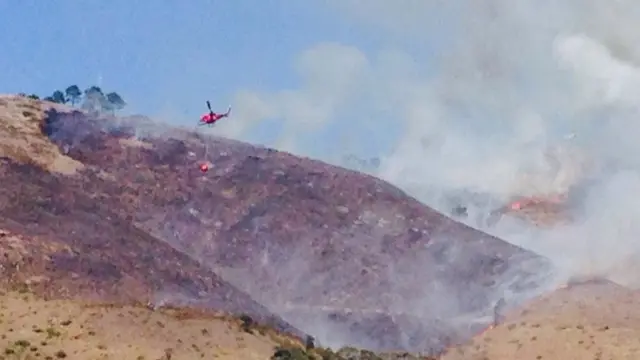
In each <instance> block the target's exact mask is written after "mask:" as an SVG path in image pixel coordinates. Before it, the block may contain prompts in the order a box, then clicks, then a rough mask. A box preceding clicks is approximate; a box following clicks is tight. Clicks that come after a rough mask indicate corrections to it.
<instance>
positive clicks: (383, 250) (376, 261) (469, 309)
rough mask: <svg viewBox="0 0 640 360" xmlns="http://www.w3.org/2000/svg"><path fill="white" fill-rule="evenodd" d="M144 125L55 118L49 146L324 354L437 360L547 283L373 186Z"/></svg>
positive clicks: (113, 201) (488, 242) (522, 257)
mask: <svg viewBox="0 0 640 360" xmlns="http://www.w3.org/2000/svg"><path fill="white" fill-rule="evenodd" d="M136 121H137V120H136V119H95V118H88V117H87V116H86V115H84V114H83V113H80V112H71V113H69V112H58V111H56V110H51V111H49V112H48V113H47V115H46V121H45V122H44V123H43V132H44V133H45V134H46V135H47V136H48V137H49V138H50V139H51V141H53V142H54V143H55V144H56V145H58V146H59V148H60V149H61V150H62V151H63V152H64V153H66V155H67V156H69V157H71V158H73V159H75V160H77V161H79V162H81V163H83V164H84V165H85V166H86V167H87V168H86V169H85V170H83V176H82V177H80V178H79V179H78V180H77V181H79V183H78V184H77V185H75V186H76V187H79V188H82V189H83V191H85V192H86V193H88V194H92V196H93V197H94V198H96V199H103V200H100V201H101V202H102V203H103V204H107V203H108V205H106V208H108V209H110V211H112V212H113V213H114V214H117V217H118V218H120V219H126V220H127V221H128V222H129V223H130V224H134V225H135V226H136V227H137V228H139V229H143V230H144V231H147V232H148V233H150V234H152V235H153V236H154V237H156V238H159V239H162V240H164V241H166V242H167V243H169V244H170V245H171V246H172V247H173V248H176V249H179V250H180V251H181V252H184V253H185V254H187V255H189V257H190V258H192V259H196V260H197V261H199V262H200V263H201V264H203V266H206V267H208V268H209V269H211V270H213V271H215V273H217V274H219V275H220V276H222V278H224V279H225V280H227V281H229V282H230V283H231V284H233V285H234V286H236V287H238V288H240V289H241V290H243V291H245V292H247V293H249V294H250V295H251V296H253V297H254V298H255V299H257V300H258V302H260V303H262V304H264V305H265V306H267V307H268V308H269V309H271V310H272V311H274V312H276V313H278V314H280V315H282V316H284V317H285V319H287V320H289V321H290V322H291V323H293V324H294V325H296V326H297V327H299V328H302V329H303V330H305V331H308V332H311V333H316V335H317V334H318V333H320V337H321V338H324V339H323V340H325V341H332V340H333V341H339V339H336V338H334V339H331V338H328V337H327V335H326V334H329V333H334V334H339V335H338V337H339V338H346V339H348V341H351V342H354V343H355V345H359V346H365V347H369V348H375V349H389V348H394V349H406V350H414V351H418V350H423V351H424V350H428V351H439V350H441V349H443V348H444V347H445V346H447V345H450V344H451V343H456V342H459V341H463V340H464V339H466V338H468V337H469V336H471V335H472V334H473V333H474V332H475V331H478V330H479V329H481V328H482V327H485V326H486V325H488V324H489V323H490V322H491V321H492V319H491V316H490V314H491V313H492V309H493V306H494V304H495V303H496V302H497V301H498V300H500V298H501V297H502V296H503V294H505V293H509V294H511V295H510V299H511V298H512V299H518V296H520V297H521V298H526V297H527V296H530V295H532V294H531V291H535V289H536V288H537V287H538V286H540V285H541V283H542V282H544V281H545V280H546V279H545V276H546V275H548V272H547V271H548V270H549V264H548V263H546V262H545V260H544V259H541V258H539V257H537V256H535V255H533V254H531V253H527V252H526V251H524V250H522V249H519V248H516V247H514V246H512V245H509V244H507V243H505V242H503V241H501V240H499V239H496V238H493V237H490V236H488V235H485V234H482V233H480V232H477V231H475V230H473V229H471V228H469V227H466V226H464V225H461V224H459V223H456V222H454V221H452V220H451V219H449V218H447V217H445V216H443V215H441V214H439V213H437V212H435V211H433V210H431V209H429V208H427V207H426V206H424V205H422V204H420V203H419V202H418V201H416V200H415V199H413V198H411V197H410V196H408V195H407V194H405V193H403V192H402V191H400V190H399V189H397V188H395V187H393V186H391V185H390V184H388V183H385V182H383V181H381V180H378V179H376V178H373V177H370V176H367V175H364V174H361V173H357V172H353V171H349V170H346V169H342V168H338V167H334V166H330V165H328V164H325V163H322V162H318V161H314V160H310V159H302V158H298V157H295V156H292V155H290V154H287V153H283V152H278V151H274V150H271V149H265V148H258V147H253V146H250V145H248V144H243V143H239V142H234V141H230V140H226V139H221V138H215V137H210V136H197V135H196V134H193V133H189V132H186V131H178V130H172V129H165V130H164V131H159V130H157V129H155V131H154V132H155V133H147V134H145V133H144V132H142V131H141V130H140V129H141V128H142V127H141V126H139V125H138V124H137V123H136ZM151 130H154V129H153V128H152V129H151ZM203 160H206V161H209V162H210V163H212V164H213V167H212V170H210V171H209V172H208V173H205V174H203V173H201V172H200V170H199V169H198V167H197V163H198V161H203ZM451 299H454V301H452V300H451ZM323 332H324V333H325V334H322V333H323Z"/></svg>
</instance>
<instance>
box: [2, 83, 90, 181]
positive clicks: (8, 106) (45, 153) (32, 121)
mask: <svg viewBox="0 0 640 360" xmlns="http://www.w3.org/2000/svg"><path fill="white" fill-rule="evenodd" d="M50 108H55V109H56V110H58V111H67V110H69V108H68V107H66V106H64V105H60V104H55V103H50V102H46V101H40V100H33V99H29V98H25V97H21V96H17V95H0V157H1V156H6V157H10V158H12V159H15V160H17V161H19V162H22V163H29V164H35V165H37V166H39V167H41V168H43V169H46V170H49V171H51V172H57V173H61V174H65V175H71V174H74V173H75V172H76V171H77V170H78V169H81V168H82V167H83V165H82V163H80V162H78V161H76V160H74V159H72V158H70V157H68V156H65V155H63V154H61V153H60V150H59V149H58V148H57V147H56V146H55V145H54V144H53V143H51V141H49V140H48V139H47V138H46V137H45V136H44V135H43V134H42V132H41V130H40V124H41V121H42V120H41V119H43V118H44V112H45V111H46V110H48V109H50Z"/></svg>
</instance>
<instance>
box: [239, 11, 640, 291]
mask: <svg viewBox="0 0 640 360" xmlns="http://www.w3.org/2000/svg"><path fill="white" fill-rule="evenodd" d="M322 3H323V4H325V5H327V6H331V7H332V8H333V9H334V10H335V11H336V13H339V14H340V15H341V16H342V18H343V19H346V21H353V22H354V23H355V24H357V25H359V26H365V27H367V29H369V30H370V31H372V32H373V33H375V34H377V35H379V38H380V39H381V40H382V41H385V40H389V43H391V40H394V41H396V43H397V44H400V45H398V46H389V47H384V48H382V49H381V50H379V51H378V52H375V53H371V52H365V51H361V50H360V49H358V48H356V47H354V46H351V45H349V44H337V43H329V44H318V45H316V46H314V47H312V48H310V49H309V50H308V51H307V52H305V53H303V54H301V55H300V57H299V58H298V59H296V60H295V70H296V71H297V72H298V73H299V74H300V77H301V79H302V80H303V86H302V87H300V88H297V89H286V90H283V91H281V92H279V93H251V92H243V93H242V94H241V95H239V97H238V98H237V102H238V105H237V106H238V107H240V108H242V107H243V106H247V105H250V107H251V109H252V110H251V111H249V110H247V113H246V114H247V115H246V116H240V117H239V118H238V120H239V121H241V122H243V124H246V126H247V128H250V126H251V124H257V123H258V122H259V121H260V120H261V119H263V118H282V119H283V120H284V123H285V126H284V127H283V130H282V132H281V133H280V136H279V140H278V141H277V142H276V143H274V144H270V145H275V146H276V147H278V148H282V149H285V150H290V151H292V152H295V153H300V154H308V155H312V156H318V157H322V158H324V159H326V160H329V161H333V162H340V159H342V158H344V155H345V154H344V153H345V152H347V153H357V154H358V156H361V157H363V158H366V157H380V159H381V163H380V167H379V168H377V169H374V170H371V172H373V173H374V174H376V175H378V176H380V177H382V178H384V179H386V180H389V181H391V182H392V183H394V184H396V185H398V186H400V187H401V188H403V189H405V190H407V191H409V192H410V193H411V194H412V195H414V196H416V197H418V198H419V199H421V200H422V201H424V202H426V203H427V204H429V205H431V206H434V207H436V208H438V209H440V210H443V211H447V212H448V211H449V209H448V208H447V207H448V206H449V203H448V202H446V201H445V198H446V197H447V196H449V194H450V193H456V194H457V193H459V192H460V191H463V190H464V191H467V192H471V193H479V194H481V196H486V197H488V198H491V199H493V200H492V202H493V203H504V202H505V201H507V200H508V199H509V198H511V197H513V196H516V195H517V196H520V195H526V196H532V195H547V194H554V193H566V192H567V191H569V190H571V191H573V192H576V191H579V193H580V196H579V200H580V201H578V202H577V203H576V204H572V206H573V208H572V209H571V211H572V213H573V215H574V218H575V219H574V221H573V222H572V223H570V224H568V225H563V226H557V227H555V228H553V229H551V230H539V229H534V228H532V227H531V226H529V225H527V224H524V223H516V222H514V221H511V222H510V221H508V220H504V221H501V222H500V223H499V224H498V225H497V226H496V227H494V228H491V229H485V230H487V231H489V232H491V233H494V234H496V235H499V236H500V237H502V238H504V239H506V240H508V241H511V242H514V243H517V244H520V245H522V246H524V247H527V248H531V249H534V250H536V251H538V252H540V253H542V254H544V255H546V256H549V257H551V258H553V259H554V260H556V262H557V263H558V264H559V265H560V266H562V267H563V268H565V269H566V271H567V274H566V276H571V275H611V276H614V279H615V278H616V276H615V275H614V272H615V270H614V269H613V268H614V266H615V265H618V264H620V263H621V262H624V261H631V260H630V259H631V257H630V256H633V255H630V254H635V253H637V252H638V250H640V246H639V245H637V242H636V241H634V239H635V238H636V237H637V236H638V235H640V234H639V233H638V231H639V230H640V229H637V226H636V225H634V224H635V223H636V222H637V221H634V219H636V218H637V216H638V215H640V210H637V209H636V208H637V206H635V205H634V204H635V201H634V200H633V197H634V196H633V195H635V194H636V193H637V191H638V188H639V187H640V178H639V176H638V174H639V173H638V170H640V167H639V165H640V164H639V163H638V160H637V157H636V156H635V154H636V153H637V151H638V150H640V149H638V147H640V143H639V142H638V141H637V139H636V138H637V135H636V133H637V132H638V130H639V129H638V128H639V126H640V122H639V121H638V119H639V117H638V104H640V102H639V101H638V100H639V99H638V96H639V95H638V94H639V93H640V92H639V91H638V90H639V89H638V88H639V87H640V72H639V68H638V66H639V65H638V64H639V61H640V47H638V45H637V44H638V43H639V42H638V40H640V39H639V37H640V32H639V31H638V30H639V29H638V27H640V25H638V24H640V21H639V20H640V4H638V3H637V2H634V1H616V2H601V1H595V0H591V1H589V0H587V1H578V0H571V1H563V2H555V1H542V2H541V1H533V0H531V1H518V2H513V1H497V0H485V1H474V2H471V1H452V2H446V3H445V2H440V1H403V2H397V3H396V2H394V3H390V2H385V1H369V2H366V5H365V3H364V2H363V1H357V0H352V1H340V2H337V1H331V0H326V1H323V2H322ZM249 100H250V101H249ZM310 122H311V123H310ZM303 129H304V130H307V131H308V134H307V133H304V132H303V131H302V130H303ZM329 134H331V135H329ZM309 144H313V146H311V145H309ZM484 203H487V201H485V202H484ZM488 210H490V209H489V208H483V207H481V208H479V209H473V208H471V209H470V212H471V213H474V214H475V213H486V212H487V211H488ZM478 216H480V215H478ZM470 218H473V216H471V217H470ZM469 223H470V225H473V226H475V227H480V228H484V227H483V225H481V223H476V222H473V221H470V222H469ZM618 281H621V282H624V283H627V284H630V283H634V282H635V281H636V280H635V279H628V278H626V279H622V278H618Z"/></svg>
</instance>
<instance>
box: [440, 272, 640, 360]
mask: <svg viewBox="0 0 640 360" xmlns="http://www.w3.org/2000/svg"><path fill="white" fill-rule="evenodd" d="M505 320H506V321H505V322H504V323H502V324H500V325H499V326H497V327H495V328H492V329H488V330H487V331H485V332H484V333H483V334H481V335H479V336H478V337H476V338H475V339H474V340H473V342H471V343H470V344H468V345H466V346H462V347H459V348H456V349H452V350H450V351H449V353H448V354H446V355H445V356H444V357H443V360H514V359H517V360H609V359H612V360H627V359H628V360H632V359H633V360H635V359H640V296H639V294H638V293H637V292H635V291H631V290H628V289H625V288H622V287H620V286H617V285H614V284H612V283H593V284H583V285H578V286H573V287H569V288H564V289H560V290H558V291H556V292H554V293H552V294H549V295H546V296H544V297H542V298H540V299H537V300H535V301H533V302H531V303H530V304H528V305H527V306H525V307H524V308H523V309H520V310H518V311H517V312H516V313H513V314H510V315H508V316H507V318H506V319H505Z"/></svg>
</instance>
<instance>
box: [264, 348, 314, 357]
mask: <svg viewBox="0 0 640 360" xmlns="http://www.w3.org/2000/svg"><path fill="white" fill-rule="evenodd" d="M313 359H314V358H313V357H311V356H309V354H307V353H306V352H305V351H304V350H302V349H300V348H296V347H288V348H277V349H276V351H275V352H274V353H273V355H272V356H271V360H313Z"/></svg>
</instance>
